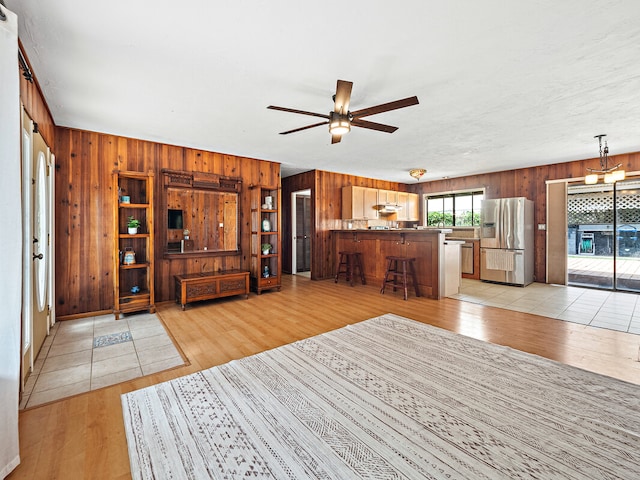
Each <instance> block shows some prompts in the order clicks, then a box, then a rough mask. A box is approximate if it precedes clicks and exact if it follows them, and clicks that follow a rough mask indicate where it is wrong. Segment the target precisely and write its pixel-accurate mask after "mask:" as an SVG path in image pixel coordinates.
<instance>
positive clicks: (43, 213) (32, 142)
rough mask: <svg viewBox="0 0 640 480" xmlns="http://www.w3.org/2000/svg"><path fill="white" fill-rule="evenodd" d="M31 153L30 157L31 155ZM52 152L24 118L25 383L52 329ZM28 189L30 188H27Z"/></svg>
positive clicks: (23, 363)
mask: <svg viewBox="0 0 640 480" xmlns="http://www.w3.org/2000/svg"><path fill="white" fill-rule="evenodd" d="M29 153H31V155H29ZM49 160H50V151H49V147H47V144H46V143H45V141H44V139H43V138H42V136H41V135H40V133H38V132H37V131H36V132H34V131H33V122H32V121H31V120H30V119H29V118H28V117H27V115H26V114H25V115H24V117H23V172H25V173H24V174H23V175H24V177H25V178H24V179H23V186H24V187H25V188H23V195H24V196H25V198H24V205H25V211H26V212H29V220H30V221H28V222H25V231H24V232H23V237H24V239H25V242H24V249H25V252H24V255H23V259H24V260H23V261H24V263H25V265H24V268H23V274H24V277H25V278H24V292H25V293H24V302H23V310H24V312H23V318H24V321H23V326H22V327H23V328H22V330H23V333H22V338H23V341H22V344H23V361H22V379H23V381H24V380H25V379H26V377H27V376H28V373H29V372H31V371H32V369H33V364H34V361H35V358H36V356H37V355H38V352H39V351H40V348H41V347H42V344H43V343H44V340H45V338H46V336H47V335H48V333H49V326H50V311H51V309H50V300H49V297H50V288H51V286H50V281H51V272H50V265H51V256H52V255H51V252H52V248H51V234H50V233H51V231H50V226H51V218H50V211H51V201H50V191H51V177H50V175H49V172H50V168H49ZM27 187H28V188H27ZM27 197H28V198H27Z"/></svg>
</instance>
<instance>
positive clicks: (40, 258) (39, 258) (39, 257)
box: [33, 253, 44, 260]
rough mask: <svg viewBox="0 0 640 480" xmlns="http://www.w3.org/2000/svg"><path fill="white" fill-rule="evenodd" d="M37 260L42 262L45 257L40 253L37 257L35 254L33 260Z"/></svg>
mask: <svg viewBox="0 0 640 480" xmlns="http://www.w3.org/2000/svg"><path fill="white" fill-rule="evenodd" d="M36 258H37V259H38V260H42V259H43V258H44V255H42V254H41V253H39V254H38V255H36V254H35V253H34V254H33V260H35V259H36Z"/></svg>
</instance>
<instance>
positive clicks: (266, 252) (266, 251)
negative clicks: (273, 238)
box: [262, 250, 271, 255]
mask: <svg viewBox="0 0 640 480" xmlns="http://www.w3.org/2000/svg"><path fill="white" fill-rule="evenodd" d="M270 251H271V250H262V254H263V255H269V252H270Z"/></svg>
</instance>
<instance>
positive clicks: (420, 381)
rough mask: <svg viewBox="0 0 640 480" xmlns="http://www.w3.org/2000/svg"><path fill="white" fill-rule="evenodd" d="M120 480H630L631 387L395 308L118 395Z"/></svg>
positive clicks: (636, 395) (637, 398)
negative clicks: (124, 452) (123, 479)
mask: <svg viewBox="0 0 640 480" xmlns="http://www.w3.org/2000/svg"><path fill="white" fill-rule="evenodd" d="M122 406H123V413H124V421H125V425H126V435H127V442H128V448H129V458H130V462H131V473H132V476H133V478H135V479H138V478H144V479H151V478H154V479H160V478H198V479H201V478H216V479H217V478H219V479H222V478H225V479H230V478H247V477H250V478H274V479H294V478H295V479H300V478H308V479H340V480H344V479H351V478H367V479H376V480H378V479H387V478H398V479H402V478H404V479H418V478H427V479H444V478H467V479H488V480H495V479H501V478H505V479H506V478H509V479H511V478H538V479H583V478H589V479H593V478H602V479H613V478H629V479H631V478H634V479H636V478H639V475H640V457H639V456H638V452H640V387H639V386H636V385H632V384H628V383H625V382H622V381H618V380H615V379H612V378H609V377H604V376H601V375H597V374H593V373H589V372H586V371H583V370H579V369H576V368H573V367H569V366H566V365H563V364H560V363H557V362H553V361H550V360H547V359H544V358H540V357H537V356H534V355H530V354H526V353H523V352H519V351H516V350H513V349H510V348H507V347H502V346H498V345H492V344H489V343H485V342H482V341H479V340H475V339H471V338H468V337H464V336H462V335H458V334H455V333H452V332H449V331H446V330H442V329H438V328H435V327H432V326H429V325H425V324H422V323H419V322H415V321H413V320H409V319H406V318H402V317H399V316H396V315H392V314H386V315H382V316H380V317H377V318H373V319H370V320H367V321H364V322H361V323H357V324H355V325H351V326H348V327H344V328H341V329H339V330H335V331H332V332H328V333H325V334H322V335H319V336H316V337H312V338H309V339H306V340H302V341H299V342H295V343H293V344H290V345H285V346H283V347H280V348H276V349H274V350H271V351H267V352H263V353H260V354H257V355H253V356H251V357H247V358H243V359H241V360H237V361H233V362H230V363H228V364H226V365H221V366H218V367H214V368H211V369H209V370H205V371H202V372H199V373H195V374H192V375H188V376H185V377H181V378H177V379H175V380H171V381H169V382H166V383H162V384H159V385H155V386H152V387H148V388H145V389H142V390H137V391H134V392H131V393H128V394H125V395H123V396H122Z"/></svg>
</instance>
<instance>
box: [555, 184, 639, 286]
mask: <svg viewBox="0 0 640 480" xmlns="http://www.w3.org/2000/svg"><path fill="white" fill-rule="evenodd" d="M567 195H568V198H567V200H568V201H567V272H568V284H569V285H574V286H581V287H593V288H600V289H607V290H623V291H631V292H640V241H639V233H638V230H640V181H639V180H638V179H630V180H626V181H622V182H617V183H611V184H598V185H573V186H571V185H570V186H569V187H568V191H567Z"/></svg>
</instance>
